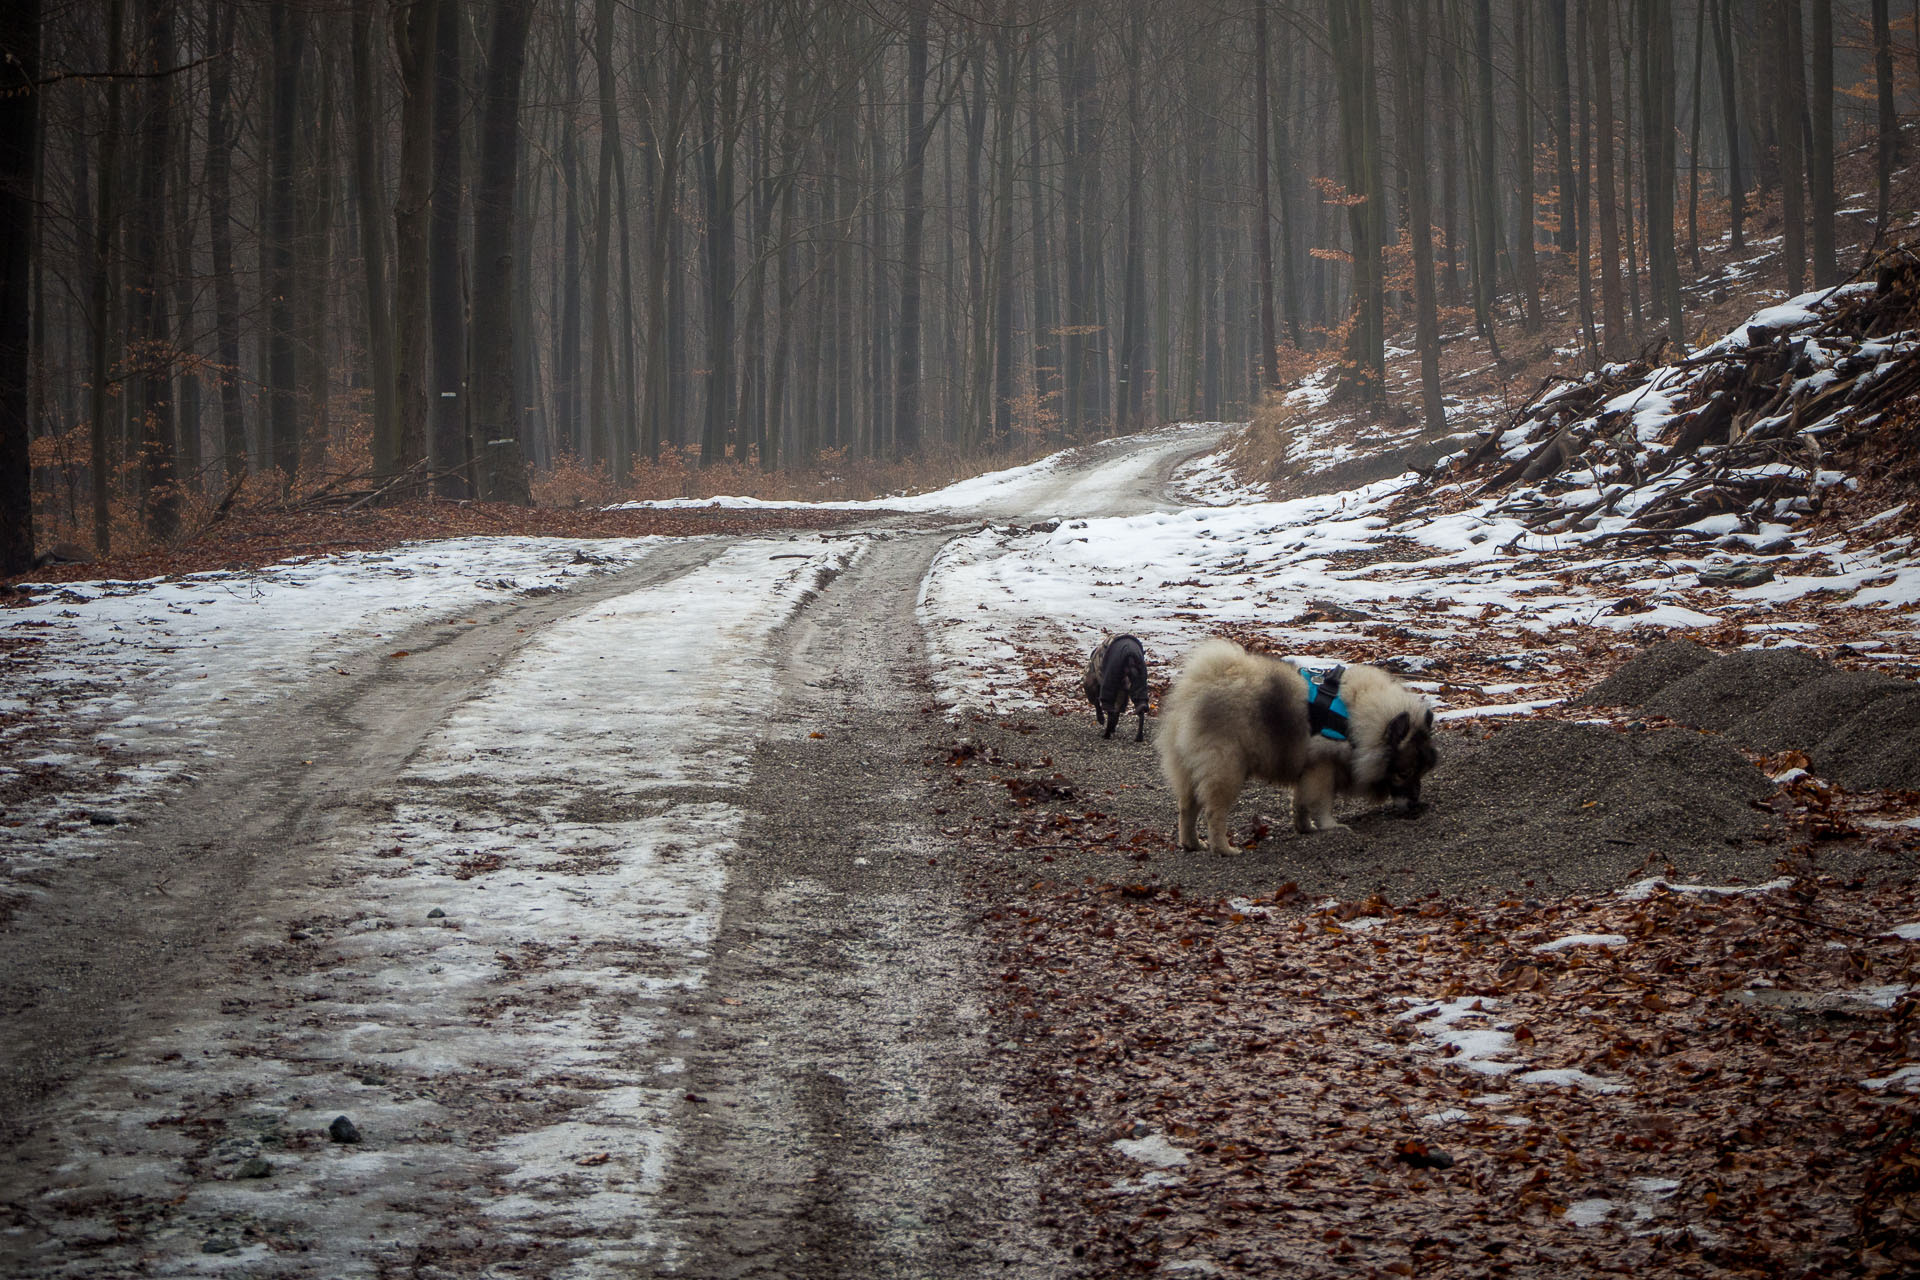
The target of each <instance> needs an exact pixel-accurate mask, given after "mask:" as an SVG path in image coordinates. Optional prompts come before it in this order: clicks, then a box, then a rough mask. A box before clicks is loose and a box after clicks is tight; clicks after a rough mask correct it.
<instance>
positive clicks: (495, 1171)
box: [0, 538, 860, 1277]
mask: <svg viewBox="0 0 1920 1280" xmlns="http://www.w3.org/2000/svg"><path fill="white" fill-rule="evenodd" d="M859 545H860V544H859V543H857V542H849V541H833V540H827V539H820V538H799V539H791V540H784V541H780V542H770V541H752V542H727V543H722V544H717V545H716V544H707V545H706V546H704V547H702V548H699V549H698V550H697V551H696V550H695V549H693V548H686V549H684V550H683V551H682V552H681V553H679V554H678V555H676V556H675V557H673V560H674V561H675V563H674V564H673V565H672V567H671V570H669V571H667V572H665V573H664V574H661V575H659V576H657V577H656V579H655V580H654V581H652V582H651V584H650V585H647V586H643V587H640V588H638V589H633V590H627V591H624V592H619V593H615V592H614V591H611V590H610V591H607V592H605V593H604V596H603V598H601V599H599V600H597V601H589V602H588V603H587V607H585V608H580V607H578V605H577V603H576V605H575V607H574V609H573V611H571V612H570V613H567V614H564V615H562V614H560V613H559V611H557V610H556V611H555V614H554V615H553V616H552V617H551V618H550V619H549V620H547V625H545V626H543V627H541V628H539V629H538V630H537V631H534V630H531V629H530V631H529V634H528V635H527V637H525V639H524V642H523V643H518V644H517V645H514V646H512V648H511V650H510V651H503V652H501V653H500V654H498V655H496V660H495V664H494V665H495V669H494V673H493V674H492V676H491V678H490V679H489V678H485V677H486V676H487V667H486V666H485V665H482V666H480V667H478V668H476V667H475V666H473V665H470V662H469V660H470V659H471V658H473V657H474V656H475V655H472V654H462V653H460V652H458V651H457V650H458V648H459V646H458V645H453V644H449V645H446V646H442V647H441V648H440V649H436V650H430V651H427V652H425V653H418V654H415V655H412V656H410V657H409V659H408V680H407V683H406V685H405V686H404V687H402V686H399V685H398V684H397V683H396V684H388V683H382V682H377V681H371V682H363V687H361V688H360V689H358V690H357V691H356V693H355V695H354V696H347V697H342V698H340V699H339V700H338V702H337V704H335V705H332V706H326V707H319V708H308V709H307V710H306V711H305V712H304V714H299V715H292V716H291V717H290V718H291V719H292V720H293V721H294V723H293V724H282V725H280V726H278V728H279V729H281V730H283V731H286V730H296V729H297V728H298V727H299V726H300V724H301V722H303V721H304V722H305V723H306V725H307V727H308V728H310V729H312V730H315V731H318V730H319V729H320V728H321V726H322V725H324V727H325V732H326V733H327V734H329V735H330V737H331V739H332V740H333V741H332V742H331V745H333V746H334V747H336V748H338V749H339V750H338V754H337V755H335V754H332V753H328V752H316V754H315V755H314V756H312V757H307V758H308V759H311V760H313V762H314V763H315V765H318V766H320V767H319V768H317V769H315V770H314V771H312V772H309V773H307V774H305V775H303V776H301V777H300V778H299V779H298V781H296V782H294V783H293V784H291V785H290V786H289V787H288V788H287V790H288V791H290V792H291V793H292V794H290V795H283V796H281V797H279V800H280V803H281V805H282V806H284V807H283V808H282V811H281V815H280V816H281V817H282V818H283V819H284V818H286V817H287V816H288V815H291V814H294V813H296V812H297V813H299V814H300V815H301V817H300V819H299V820H297V821H295V822H293V823H291V824H290V823H288V822H287V821H281V822H277V823H264V824H263V825H265V826H266V827H267V828H268V829H267V830H254V831H249V832H245V833H240V834H244V835H250V836H253V837H255V838H276V837H277V838H279V839H285V840H289V841H292V842H295V843H296V844H297V843H299V842H302V841H307V842H310V847H308V848H305V849H299V850H295V851H292V852H291V855H290V856H286V857H283V858H282V859H281V861H282V863H283V865H287V864H293V865H299V864H301V863H304V864H305V865H307V866H309V867H311V868H312V873H311V874H310V875H305V876H298V877H289V878H288V879H285V880H283V881H282V882H281V883H279V884H276V885H274V886H271V887H270V888H268V889H266V891H265V893H264V894H263V895H261V896H253V897H249V896H247V895H236V894H233V893H229V894H228V895H227V901H226V902H225V903H224V904H223V903H220V902H219V900H218V898H217V896H216V897H215V898H212V899H209V905H211V906H213V907H214V909H219V908H220V907H221V906H225V907H226V909H228V910H231V911H235V912H245V913H249V915H250V918H248V919H246V920H245V921H244V923H243V924H241V925H240V927H237V928H235V929H234V930H233V935H234V936H230V937H227V938H214V939H202V941H203V942H204V943H211V945H210V947H209V954H208V955H207V957H206V959H205V961H204V962H203V964H202V967H201V969H200V971H199V973H198V975H197V976H198V978H199V979H200V981H198V982H196V983H191V984H189V983H187V982H184V981H183V982H181V984H180V985H181V987H182V988H183V994H182V998H180V999H179V1000H177V1001H174V1002H171V1007H169V1008H166V1009H165V1010H164V1011H162V1010H155V1011H154V1013H153V1014H152V1015H151V1016H149V1017H148V1019H147V1021H146V1023H145V1025H144V1027H143V1030H144V1031H145V1034H143V1035H140V1036H137V1037H135V1038H133V1039H131V1040H130V1042H129V1043H128V1044H127V1045H126V1047H125V1050H124V1052H123V1053H122V1054H121V1055H120V1056H119V1057H118V1059H117V1060H116V1061H113V1062H110V1063H106V1064H103V1065H101V1066H99V1067H98V1068H96V1069H95V1070H93V1071H90V1072H88V1073H87V1074H86V1076H85V1077H84V1078H83V1079H82V1080H81V1081H79V1082H78V1083H77V1084H76V1086H75V1087H74V1088H73V1089H72V1090H70V1091H69V1093H68V1095H67V1097H66V1098H64V1099H63V1100H62V1108H61V1115H60V1116H59V1118H58V1119H57V1120H55V1121H53V1122H51V1123H48V1124H44V1125H42V1126H41V1127H40V1129H39V1131H38V1132H37V1133H36V1134H35V1135H34V1138H33V1141H32V1142H31V1143H30V1144H28V1147H23V1149H22V1150H20V1151H19V1152H17V1153H16V1161H17V1162H16V1164H15V1166H14V1168H13V1169H12V1170H11V1171H10V1173H9V1177H8V1179H7V1181H8V1184H9V1187H8V1189H7V1190H6V1192H5V1199H6V1200H7V1201H8V1203H7V1205H6V1207H7V1208H8V1209H11V1210H12V1211H13V1212H12V1213H11V1214H10V1215H9V1216H10V1217H11V1218H12V1224H11V1225H13V1226H14V1227H15V1229H14V1230H12V1231H10V1232H7V1233H5V1234H4V1235H0V1257H5V1256H7V1255H8V1254H9V1253H12V1254H13V1255H14V1256H15V1257H16V1259H17V1263H18V1273H19V1274H23V1275H45V1276H54V1275H93V1274H99V1273H100V1272H101V1271H102V1270H103V1269H106V1268H111V1267H119V1266H133V1265H139V1266H140V1267H142V1268H143V1269H144V1270H145V1271H146V1272H147V1273H150V1274H155V1275H198V1274H204V1273H205V1272H206V1271H207V1270H208V1269H209V1268H211V1267H218V1268H220V1269H223V1270H224V1269H229V1268H232V1269H234V1270H235V1271H236V1273H251V1274H271V1275H316V1276H329V1277H345V1276H356V1275H376V1274H381V1273H383V1272H384V1271H386V1270H388V1269H392V1268H396V1267H397V1268H402V1269H406V1268H413V1269H416V1270H418V1271H419V1272H420V1273H421V1274H427V1275H432V1274H435V1273H436V1272H438V1273H444V1274H461V1273H472V1272H474V1271H477V1270H480V1269H483V1268H485V1267H487V1266H490V1265H492V1264H494V1263H497V1262H507V1261H512V1262H514V1263H515V1264H516V1265H517V1267H518V1269H519V1270H520V1272H521V1273H522V1274H536V1275H554V1276H559V1275H581V1276H587V1275H599V1274H609V1273H612V1272H616V1271H620V1270H622V1269H623V1268H628V1267H630V1266H631V1263H632V1258H633V1255H632V1251H633V1250H634V1249H637V1248H638V1247H640V1246H641V1245H642V1244H643V1243H644V1241H645V1236H646V1232H647V1218H648V1197H649V1196H650V1195H651V1193H652V1191H653V1189H654V1184H655V1183H656V1182H657V1179H658V1176H659V1170H660V1168H661V1164H662V1161H663V1159H664V1155H665V1152H666V1150H667V1145H668V1143H669V1142H670V1140H671V1135H670V1128H669V1121H668V1115H667V1113H668V1110H669V1108H670V1103H671V1100H672V1099H673V1098H675V1097H677V1096H678V1089H677V1085H678V1082H677V1080H676V1079H675V1075H674V1072H675V1067H676V1063H675V1061H674V1059H673V1057H672V1054H671V1049H670V1045H671V1044H672V1040H671V1023H672V1020H673V1019H672V1013H671V1009H670V1007H669V1005H670V1001H671V1000H672V999H673V998H674V997H675V996H676V994H678V993H682V992H684V991H686V990H687V989H689V988H691V987H696V986H698V984H699V983H700V982H701V981H702V980H703V976H704V969H705V963H706V960H707V956H706V953H705V947H706V945H707V943H708V942H709V940H710V938H711V936H712V933H713V929H714V922H715V919H716V916H717V911H718V903H719V900H720V895H721V891H722V887H723V885H724V870H725V867H724V859H725V857H726V856H727V854H728V853H729V851H730V850H731V848H732V841H733V839H734V837H735V835H736V832H737V827H738V822H739V813H738V811H737V809H735V807H734V806H733V803H732V798H733V795H734V793H735V792H736V791H737V790H738V789H739V787H740V786H741V785H742V783H743V782H744V780H745V778H746V776H747V759H748V754H749V752H750V750H751V743H752V740H753V736H754V732H755V727H756V725H757V722H758V720H759V718H760V716H761V715H762V712H763V708H764V706H765V702H766V699H767V694H768V688H769V684H770V680H771V674H770V673H771V662H770V659H769V658H768V655H767V644H766V641H767V637H768V636H769V635H770V634H771V632H772V631H773V630H774V629H775V628H776V627H777V626H778V625H779V624H780V623H781V621H782V620H783V619H784V618H785V617H786V616H787V615H788V613H789V612H790V611H791V610H792V609H793V608H794V607H795V606H796V604H797V602H798V601H800V600H801V599H802V598H804V597H805V596H806V595H807V594H808V593H809V591H810V590H811V588H812V586H813V584H814V582H815V581H816V580H817V578H818V577H819V576H820V574H821V573H822V571H823V570H827V569H829V568H830V567H832V566H838V565H844V564H845V563H846V562H847V561H848V560H849V559H851V558H852V556H853V555H854V554H856V552H857V548H858V546H859ZM796 551H798V552H801V553H802V554H804V555H805V556H806V557H807V558H805V559H801V560H794V561H788V560H781V561H777V562H775V561H771V560H770V559H769V557H770V556H771V555H773V554H776V553H792V552H796ZM662 567H663V568H665V566H662ZM629 583H631V579H630V580H629ZM414 657H419V658H422V659H425V660H424V661H421V662H417V663H416V662H415V661H414ZM476 677H480V679H476ZM415 681H420V682H424V683H425V685H426V686H428V687H429V688H430V689H432V690H433V693H434V696H433V697H417V696H416V697H405V696H402V697H396V698H395V699H394V703H393V705H384V704H383V703H382V701H381V698H380V695H381V694H382V693H393V694H401V693H403V692H408V691H414V682H415ZM440 682H444V683H440ZM463 696H464V699H465V700H464V701H460V700H459V699H461V698H462V697H463ZM436 698H437V699H438V701H437V702H436V701H435V699H436ZM449 703H453V704H454V705H453V706H452V709H451V712H450V714H446V715H445V717H444V719H442V718H441V714H440V713H439V712H438V711H437V710H436V707H438V706H446V705H447V704H449ZM436 725H437V727H436ZM385 732H391V733H394V734H397V735H399V736H403V737H404V736H406V735H407V734H409V733H410V734H411V741H412V742H414V743H418V744H419V746H418V749H417V750H412V749H409V750H407V751H405V752H403V753H401V754H399V755H398V756H397V757H396V756H395V755H394V753H392V752H391V751H388V752H381V751H378V750H372V751H368V750H364V748H365V747H367V746H368V744H369V742H370V741H372V742H379V741H383V740H384V736H383V734H384V733H385ZM260 745H261V747H262V750H263V752H265V753H268V754H271V753H272V752H273V751H274V749H275V748H277V747H278V748H283V747H284V746H285V745H286V744H285V743H284V742H280V741H278V740H276V739H275V738H274V736H273V735H272V734H267V735H265V737H264V739H263V741H262V742H261V743H260ZM349 747H352V748H360V749H359V750H349V749H347V748H349ZM304 749H308V748H305V747H301V748H297V749H296V751H295V752H294V753H293V754H295V755H298V754H299V752H300V750H304ZM403 761H405V762H406V763H405V764H404V765H403V763H402V762H403ZM370 792H371V794H370ZM369 802H371V803H369ZM329 807H331V808H334V809H335V810H344V811H345V813H346V815H347V816H348V817H349V818H350V819H351V821H349V823H348V824H347V825H346V826H344V827H342V828H340V829H338V830H336V831H334V832H332V833H328V834H325V835H324V836H322V835H320V833H317V832H315V831H314V830H313V829H312V827H311V826H309V825H307V824H309V823H311V822H312V820H313V819H314V818H315V817H316V816H318V815H319V814H321V813H324V812H325V811H326V810H327V809H328V808H329ZM369 809H372V810H373V811H374V812H372V813H369ZM322 821H324V819H322ZM189 825H191V824H189ZM289 825H292V826H294V827H296V828H304V829H294V830H288V829H287V827H288V826H289ZM316 837H319V838H317V839H316ZM436 912H438V913H444V914H435V913H436ZM189 987H191V990H190V991H189V990H186V989H187V988H189ZM163 1003H164V1002H163ZM663 1044H664V1045H665V1046H669V1047H665V1048H663ZM130 1098H131V1099H135V1100H137V1101H136V1103H135V1105H133V1106H132V1107H129V1106H128V1099H130ZM337 1114H348V1115H351V1116H352V1117H353V1119H354V1121H355V1123H356V1125H357V1126H358V1127H359V1129H360V1131H361V1132H362V1134H363V1135H364V1136H365V1139H366V1140H365V1141H364V1142H363V1143H361V1144H359V1145H354V1146H347V1145H340V1144H335V1143H331V1142H329V1141H327V1140H326V1138H325V1136H324V1130H325V1129H326V1126H327V1125H328V1123H329V1122H330V1121H331V1119H332V1118H333V1117H334V1116H335V1115H337ZM29 1148H30V1149H29ZM249 1161H263V1162H265V1166H266V1168H267V1176H264V1177H262V1176H248V1174H249V1172H252V1173H256V1174H257V1173H259V1172H261V1166H260V1165H258V1164H254V1165H249V1163H248V1162H249ZM29 1186H32V1187H34V1189H35V1191H36V1193H37V1192H39V1191H41V1190H43V1189H45V1188H48V1187H51V1191H50V1193H48V1194H35V1195H34V1196H33V1197H32V1200H31V1202H29V1201H28V1199H27V1197H26V1196H24V1195H23V1192H25V1191H26V1189H27V1188H28V1187H29ZM136 1260H137V1261H136Z"/></svg>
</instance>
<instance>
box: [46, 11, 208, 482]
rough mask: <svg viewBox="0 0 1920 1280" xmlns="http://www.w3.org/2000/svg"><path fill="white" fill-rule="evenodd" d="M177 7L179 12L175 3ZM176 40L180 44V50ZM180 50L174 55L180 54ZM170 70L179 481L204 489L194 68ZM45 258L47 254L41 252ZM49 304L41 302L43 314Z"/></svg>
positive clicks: (189, 27)
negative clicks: (191, 123) (174, 111)
mask: <svg viewBox="0 0 1920 1280" xmlns="http://www.w3.org/2000/svg"><path fill="white" fill-rule="evenodd" d="M176 12H180V10H178V9H177V8H176ZM185 26H186V28H187V33H188V34H187V39H188V41H189V43H190V42H191V40H192V23H191V19H186V20H185ZM177 47H178V46H177V45H176V49H177ZM178 56H179V55H178V53H177V52H176V54H175V57H176V58H178ZM167 70H168V71H169V72H170V73H173V74H172V75H170V76H169V78H170V79H173V81H174V100H175V102H176V103H178V104H179V117H178V118H179V119H180V127H179V128H177V129H176V130H175V131H174V142H173V143H172V144H170V150H173V151H174V152H175V153H176V154H174V157H173V161H172V163H173V181H172V193H171V206H170V208H171V216H172V223H173V225H172V231H173V236H174V241H173V333H174V346H175V347H176V348H177V349H178V351H179V359H178V360H176V361H175V368H174V405H175V409H174V432H175V435H176V437H177V439H178V441H179V450H178V456H179V471H180V476H181V479H180V484H181V487H182V490H183V492H185V491H192V492H196V493H197V492H200V491H202V490H203V489H204V488H205V485H204V484H203V483H202V470H201V458H200V369H201V367H202V366H201V362H200V359H199V356H198V353H197V352H196V351H195V350H194V346H195V341H194V340H195V338H196V337H197V335H196V333H195V332H194V328H195V320H194V300H195V297H196V296H197V294H198V288H197V286H198V284H199V279H200V277H199V273H198V272H197V271H196V270H195V269H194V260H193V258H194V218H193V208H192V197H193V194H194V192H195V189H196V185H195V183H194V181H193V139H194V136H195V134H194V131H193V129H192V128H191V127H188V125H187V121H186V119H185V117H186V116H187V115H188V114H189V113H190V111H191V107H190V106H189V105H188V104H190V103H191V102H192V101H193V100H194V97H195V94H194V88H193V82H192V76H193V72H192V69H191V68H182V69H178V70H177V71H176V69H175V68H174V67H172V66H171V65H169V67H168V68H167ZM41 256H42V257H44V254H43V255H41ZM45 310H46V308H45V307H44V306H42V307H41V311H42V312H43V313H44V312H45Z"/></svg>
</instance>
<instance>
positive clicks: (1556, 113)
mask: <svg viewBox="0 0 1920 1280" xmlns="http://www.w3.org/2000/svg"><path fill="white" fill-rule="evenodd" d="M1547 78H1548V82H1549V86H1550V88H1551V89H1552V93H1553V150H1554V167H1555V173H1556V177H1557V185H1558V186H1559V188H1560V200H1559V205H1560V208H1559V217H1560V229H1559V231H1558V233H1557V234H1556V235H1555V236H1554V243H1555V244H1557V245H1559V246H1560V252H1561V253H1563V254H1565V255H1566V256H1567V257H1568V258H1572V256H1573V252H1574V244H1575V240H1576V238H1577V237H1576V234H1575V231H1574V225H1575V223H1576V222H1577V221H1578V220H1579V213H1578V212H1577V209H1576V206H1575V204H1574V190H1575V188H1576V187H1577V186H1578V182H1577V180H1576V179H1575V178H1574V174H1573V103H1572V91H1573V86H1572V84H1571V83H1570V82H1571V79H1572V77H1571V75H1570V74H1569V68H1568V65H1567V0H1547ZM1584 102H1585V100H1584V98H1583V99H1582V103H1583V105H1584ZM1418 109H1419V110H1422V111H1424V110H1425V109H1426V105H1425V104H1424V103H1422V104H1420V106H1419V108H1418Z"/></svg>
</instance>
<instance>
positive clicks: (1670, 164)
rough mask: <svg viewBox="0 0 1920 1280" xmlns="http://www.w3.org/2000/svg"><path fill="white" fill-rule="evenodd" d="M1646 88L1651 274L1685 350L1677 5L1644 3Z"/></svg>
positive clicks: (1659, 0) (1657, 301)
mask: <svg viewBox="0 0 1920 1280" xmlns="http://www.w3.org/2000/svg"><path fill="white" fill-rule="evenodd" d="M1641 3H1642V5H1643V6H1644V9H1643V12H1642V15H1641V35H1642V39H1643V41H1644V49H1643V52H1642V55H1641V84H1642V85H1643V86H1644V88H1645V90H1646V92H1645V95H1644V97H1643V105H1642V108H1641V132H1642V137H1643V139H1644V143H1643V148H1644V149H1643V157H1644V162H1645V165H1646V189H1647V274H1648V279H1649V281H1650V283H1651V286H1652V298H1651V299H1650V301H1652V303H1653V304H1654V307H1655V309H1656V310H1657V311H1658V313H1659V314H1660V315H1661V316H1663V317H1664V318H1665V320H1666V325H1667V337H1668V338H1669V339H1670V340H1671V341H1672V342H1673V344H1674V345H1675V346H1676V347H1681V348H1684V347H1685V345H1686V340H1687V335H1686V328H1685V322H1684V317H1683V316H1682V314H1681V302H1680V259H1679V253H1678V245H1677V237H1676V235H1675V232H1674V226H1673V205H1674V199H1673V196H1674V191H1673V184H1674V173H1675V170H1676V168H1677V166H1676V164H1675V159H1676V156H1675V150H1676V146H1677V144H1676V142H1675V139H1674V132H1675V129H1674V123H1675V122H1674V118H1673V91H1674V68H1673V4H1672V0H1641Z"/></svg>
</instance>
